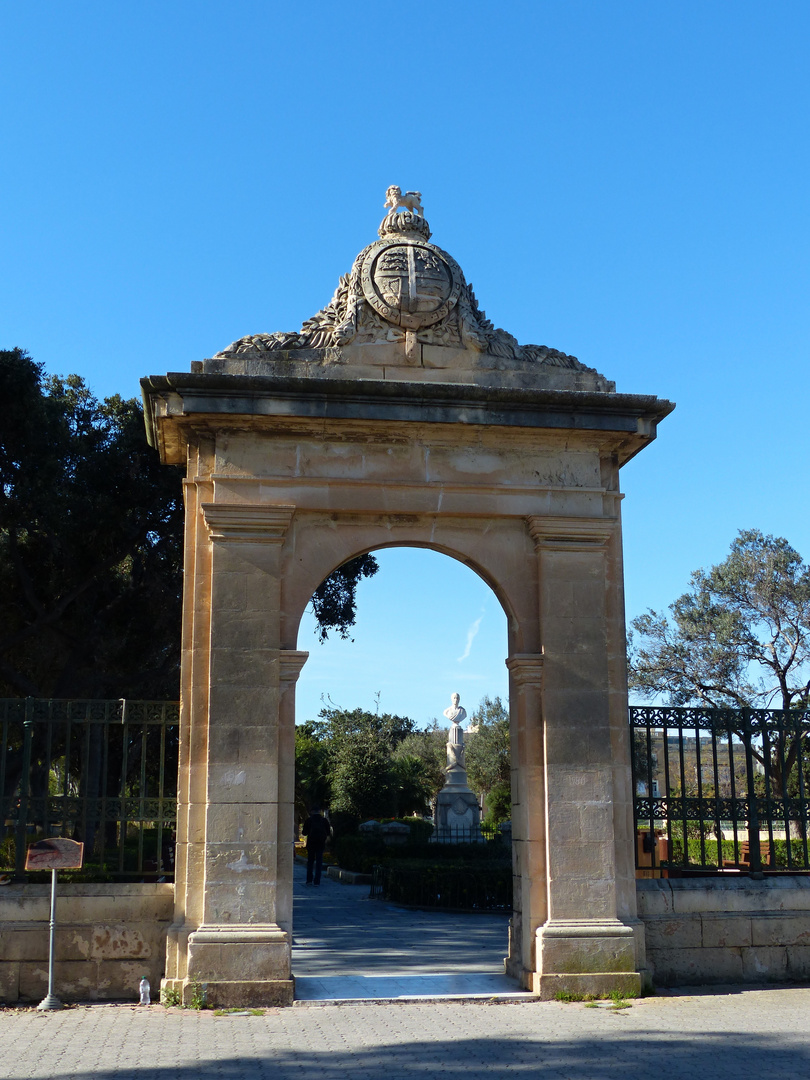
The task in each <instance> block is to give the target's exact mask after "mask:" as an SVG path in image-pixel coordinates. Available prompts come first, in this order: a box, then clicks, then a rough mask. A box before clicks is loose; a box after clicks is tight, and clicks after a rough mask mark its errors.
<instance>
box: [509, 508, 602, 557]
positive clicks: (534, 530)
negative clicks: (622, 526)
mask: <svg viewBox="0 0 810 1080" xmlns="http://www.w3.org/2000/svg"><path fill="white" fill-rule="evenodd" d="M526 522H527V524H528V526H529V532H530V534H531V537H532V540H534V546H535V548H536V549H537V550H538V551H540V550H541V549H542V550H552V551H594V550H598V549H601V548H604V547H605V545H606V544H607V543H608V541H609V540H610V538H611V537H612V536H613V534H614V531H615V529H616V521H615V520H612V519H610V518H571V517H558V518H554V517H539V516H535V515H532V516H530V517H528V518H527V519H526Z"/></svg>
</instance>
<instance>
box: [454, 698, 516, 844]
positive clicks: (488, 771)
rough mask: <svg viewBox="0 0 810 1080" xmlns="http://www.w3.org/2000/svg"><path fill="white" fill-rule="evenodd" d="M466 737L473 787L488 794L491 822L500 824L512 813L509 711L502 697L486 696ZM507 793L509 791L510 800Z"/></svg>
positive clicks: (488, 816)
mask: <svg viewBox="0 0 810 1080" xmlns="http://www.w3.org/2000/svg"><path fill="white" fill-rule="evenodd" d="M470 727H471V728H474V729H475V728H477V730H473V731H471V732H470V733H469V734H468V735H467V736H466V737H465V740H464V752H465V757H466V760H467V776H468V777H469V780H470V787H471V788H472V789H473V791H475V792H476V793H477V794H479V795H481V794H483V795H484V796H486V797H487V798H486V802H487V809H488V813H487V821H488V823H490V824H493V825H496V824H499V823H500V822H501V821H506V820H507V819H508V818H509V817H511V814H512V797H511V757H510V748H509V713H508V711H507V709H506V708H505V706H504V704H503V702H502V701H501V699H500V698H499V697H496V698H490V697H484V698H483V699H482V701H481V704H480V705H479V706H478V708H477V709H476V710H475V712H474V713H473V715H472V717H471V720H470ZM506 792H509V795H508V800H507V797H506Z"/></svg>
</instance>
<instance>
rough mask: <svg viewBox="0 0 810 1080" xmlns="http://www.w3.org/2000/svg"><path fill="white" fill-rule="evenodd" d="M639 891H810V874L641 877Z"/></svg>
mask: <svg viewBox="0 0 810 1080" xmlns="http://www.w3.org/2000/svg"><path fill="white" fill-rule="evenodd" d="M636 889H637V890H638V891H639V892H673V893H678V892H704V891H705V892H718V893H719V892H724V891H731V892H749V891H753V892H768V891H770V890H772V889H804V890H808V891H810V874H809V875H804V874H780V875H779V876H778V877H765V878H761V879H759V880H756V879H752V878H749V877H727V878H726V877H724V878H640V879H639V880H638V881H636Z"/></svg>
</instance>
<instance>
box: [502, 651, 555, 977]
mask: <svg viewBox="0 0 810 1080" xmlns="http://www.w3.org/2000/svg"><path fill="white" fill-rule="evenodd" d="M506 666H507V668H508V669H509V727H510V743H511V747H512V884H513V887H512V895H513V908H512V921H511V925H510V927H509V955H508V956H507V957H506V960H505V965H504V966H505V970H506V973H507V975H511V976H512V978H515V979H518V980H520V982H521V985H523V986H530V985H531V980H532V976H533V973H534V971H535V930H536V929H537V927H538V926H540V925H542V923H544V922H545V920H546V909H547V900H546V885H545V878H546V873H545V870H546V814H545V804H546V799H545V790H546V783H545V768H544V762H543V727H542V723H543V721H542V700H541V695H542V689H543V657H542V656H541V655H540V654H539V653H516V654H514V655H512V656H510V657H509V658H508V659H507V661H506Z"/></svg>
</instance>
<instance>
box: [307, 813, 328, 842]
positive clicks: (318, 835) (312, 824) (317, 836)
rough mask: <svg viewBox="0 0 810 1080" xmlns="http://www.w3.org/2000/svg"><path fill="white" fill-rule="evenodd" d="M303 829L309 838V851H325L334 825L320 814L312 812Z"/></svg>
mask: <svg viewBox="0 0 810 1080" xmlns="http://www.w3.org/2000/svg"><path fill="white" fill-rule="evenodd" d="M301 831H302V832H303V834H304V836H305V837H306V838H307V851H323V849H324V847H325V846H326V841H327V840H328V839H329V837H330V836H331V835H332V826H331V825H330V824H329V822H328V821H327V820H326V818H325V817H322V816H321V815H320V814H310V815H309V817H308V818H307V820H306V821H305V822H304V828H303V829H302V830H301Z"/></svg>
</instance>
